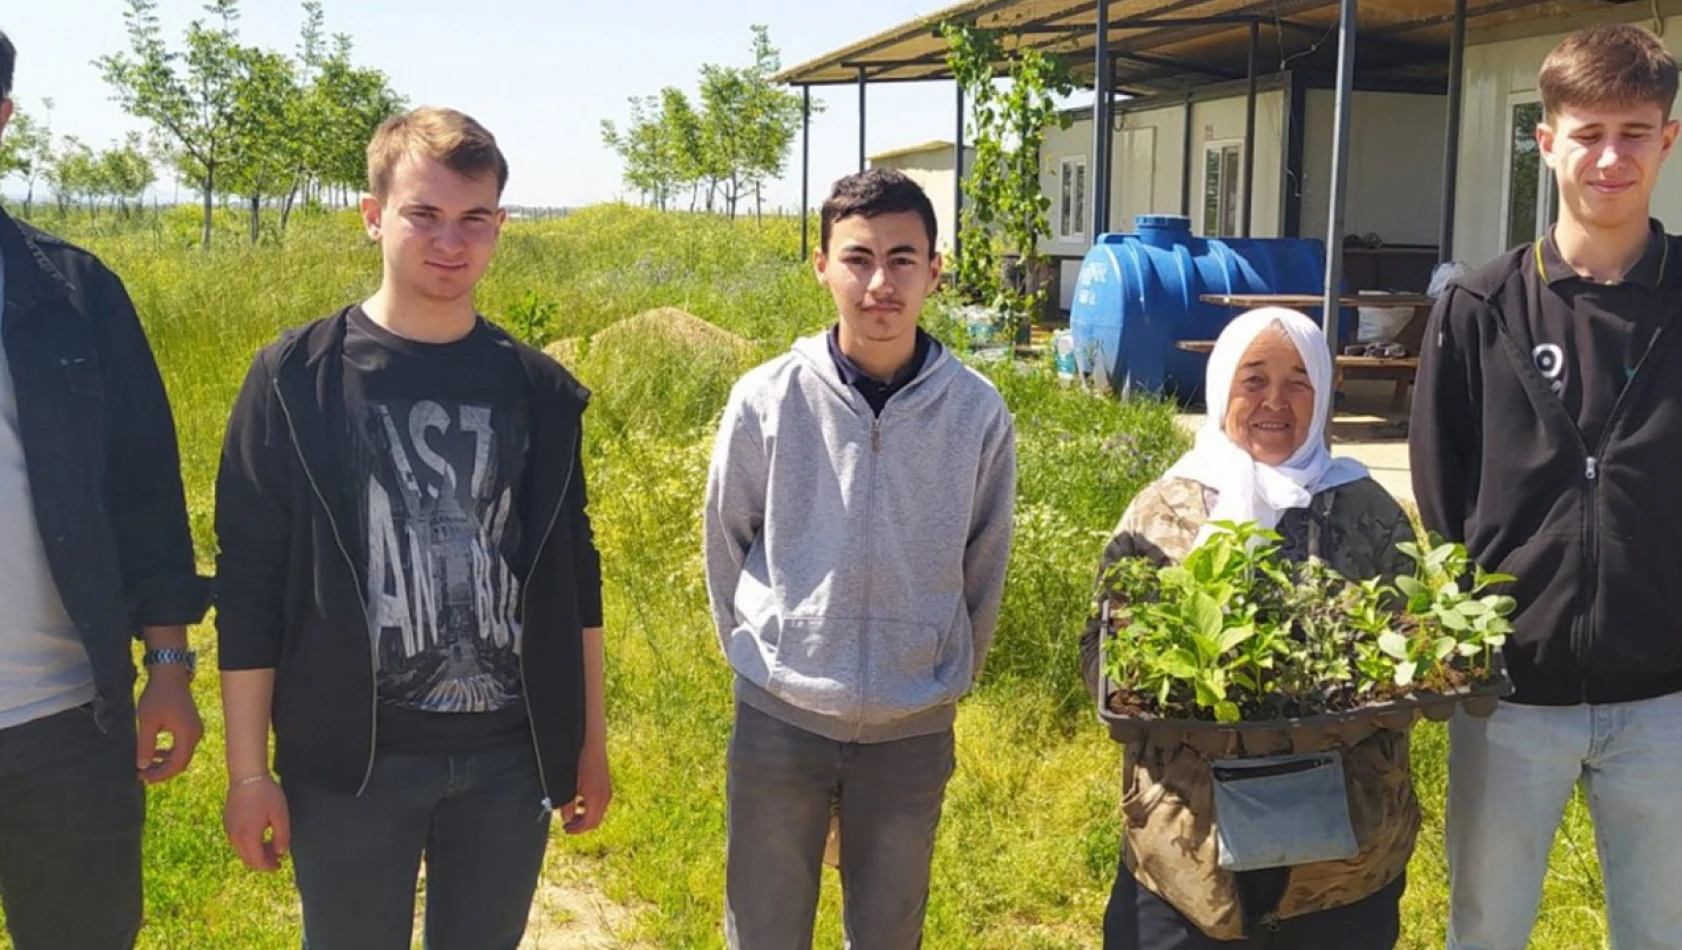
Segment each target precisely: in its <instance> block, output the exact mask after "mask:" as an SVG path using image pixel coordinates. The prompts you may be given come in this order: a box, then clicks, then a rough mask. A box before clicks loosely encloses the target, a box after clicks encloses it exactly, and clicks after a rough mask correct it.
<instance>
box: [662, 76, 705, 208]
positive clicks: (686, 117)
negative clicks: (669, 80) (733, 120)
mask: <svg viewBox="0 0 1682 950" xmlns="http://www.w3.org/2000/svg"><path fill="white" fill-rule="evenodd" d="M660 124H661V127H662V129H663V132H662V135H661V138H662V142H663V144H664V147H665V149H666V161H667V163H668V164H669V165H670V166H671V172H672V180H673V184H674V186H675V187H677V188H688V189H689V210H690V211H694V210H695V203H696V200H697V198H698V196H699V194H700V183H701V178H702V176H703V174H704V169H705V156H704V154H703V149H704V142H703V139H702V130H701V116H700V115H699V114H698V113H696V111H695V107H694V106H693V105H690V103H689V97H688V96H686V95H684V93H683V90H682V89H679V88H677V87H676V86H667V87H666V88H664V89H662V90H660Z"/></svg>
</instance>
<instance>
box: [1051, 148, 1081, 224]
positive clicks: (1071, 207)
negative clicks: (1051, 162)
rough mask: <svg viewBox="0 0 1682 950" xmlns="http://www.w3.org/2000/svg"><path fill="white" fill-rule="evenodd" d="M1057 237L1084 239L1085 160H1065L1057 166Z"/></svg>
mask: <svg viewBox="0 0 1682 950" xmlns="http://www.w3.org/2000/svg"><path fill="white" fill-rule="evenodd" d="M1057 177H1058V182H1059V185H1058V187H1059V189H1060V192H1059V199H1058V207H1057V235H1058V236H1059V237H1061V238H1063V239H1064V240H1084V239H1085V238H1086V159H1085V158H1065V159H1063V160H1062V162H1060V163H1059V165H1058V171H1057Z"/></svg>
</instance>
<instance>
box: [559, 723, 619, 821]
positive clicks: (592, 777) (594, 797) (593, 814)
mask: <svg viewBox="0 0 1682 950" xmlns="http://www.w3.org/2000/svg"><path fill="white" fill-rule="evenodd" d="M612 800H613V776H612V774H610V773H609V771H608V768H607V744H606V743H605V742H586V743H585V744H584V751H583V752H581V753H580V754H579V756H578V797H577V798H575V799H573V800H572V801H570V802H567V803H566V804H565V805H562V806H561V821H562V823H563V826H564V827H565V828H566V832H567V834H569V835H581V834H584V833H585V832H588V831H594V830H596V828H597V827H599V826H600V825H601V823H602V817H603V816H604V815H606V814H607V803H608V802H610V801H612Z"/></svg>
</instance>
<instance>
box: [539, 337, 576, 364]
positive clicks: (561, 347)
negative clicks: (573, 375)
mask: <svg viewBox="0 0 1682 950" xmlns="http://www.w3.org/2000/svg"><path fill="white" fill-rule="evenodd" d="M578 343H579V340H578V338H577V337H567V338H566V339H564V340H556V341H555V342H553V343H551V344H549V345H548V346H546V347H544V348H543V355H545V356H547V357H549V358H550V359H552V360H554V361H555V362H557V363H559V364H561V365H562V366H568V367H571V366H576V365H577V364H578Z"/></svg>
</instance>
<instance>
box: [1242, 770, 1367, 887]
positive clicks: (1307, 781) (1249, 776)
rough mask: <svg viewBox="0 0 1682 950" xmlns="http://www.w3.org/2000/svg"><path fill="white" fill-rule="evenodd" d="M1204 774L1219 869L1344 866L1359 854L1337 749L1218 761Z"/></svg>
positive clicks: (1246, 869) (1251, 869)
mask: <svg viewBox="0 0 1682 950" xmlns="http://www.w3.org/2000/svg"><path fill="white" fill-rule="evenodd" d="M1210 768H1211V770H1212V772H1213V776H1212V778H1213V785H1214V791H1215V840H1216V843H1217V845H1218V846H1219V854H1220V866H1221V867H1222V868H1225V869H1226V870H1229V871H1257V870H1261V869H1264V868H1281V867H1294V866H1296V865H1299V864H1313V863H1315V862H1317V861H1347V860H1349V859H1351V858H1353V857H1355V856H1356V855H1357V854H1358V853H1359V852H1360V848H1359V846H1358V845H1357V843H1356V841H1355V828H1354V825H1353V824H1352V823H1351V822H1350V819H1349V793H1348V791H1347V789H1346V787H1345V781H1344V774H1343V756H1342V754H1341V753H1339V752H1337V751H1336V750H1332V751H1327V752H1314V753H1309V754H1306V755H1275V756H1263V757H1261V758H1254V759H1225V760H1217V761H1215V762H1212V763H1210Z"/></svg>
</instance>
